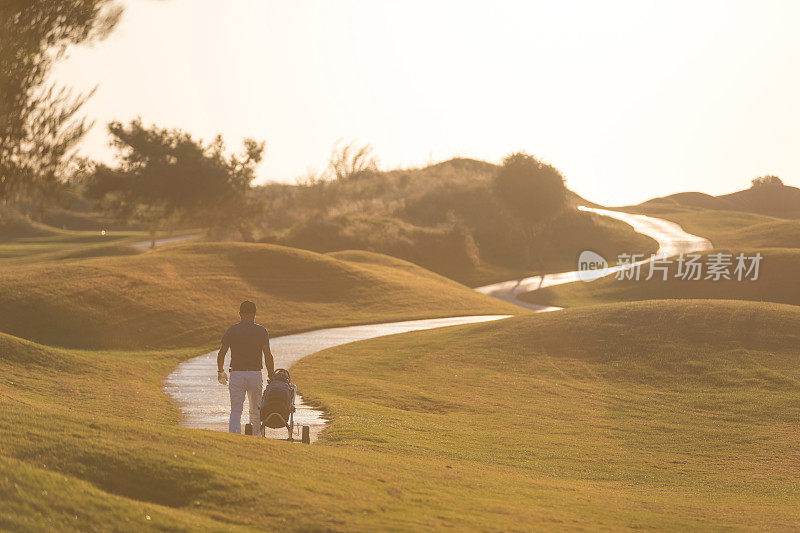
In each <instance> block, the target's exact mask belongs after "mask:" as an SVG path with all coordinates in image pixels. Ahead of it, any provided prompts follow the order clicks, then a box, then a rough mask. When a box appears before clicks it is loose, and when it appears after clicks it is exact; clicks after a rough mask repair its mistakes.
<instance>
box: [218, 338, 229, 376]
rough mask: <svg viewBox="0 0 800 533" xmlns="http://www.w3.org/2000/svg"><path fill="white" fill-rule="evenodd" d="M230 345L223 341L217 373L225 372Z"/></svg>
mask: <svg viewBox="0 0 800 533" xmlns="http://www.w3.org/2000/svg"><path fill="white" fill-rule="evenodd" d="M228 348H229V346H228V343H227V342H225V341H223V342H222V346H220V347H219V352H217V372H225V355H226V354H227V353H228Z"/></svg>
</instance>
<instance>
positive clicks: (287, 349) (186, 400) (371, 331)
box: [164, 315, 509, 442]
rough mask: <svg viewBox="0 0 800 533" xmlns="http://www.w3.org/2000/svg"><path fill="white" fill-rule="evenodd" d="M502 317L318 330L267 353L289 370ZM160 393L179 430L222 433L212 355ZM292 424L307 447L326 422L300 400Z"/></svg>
mask: <svg viewBox="0 0 800 533" xmlns="http://www.w3.org/2000/svg"><path fill="white" fill-rule="evenodd" d="M508 316H509V315H484V316H462V317H452V318H432V319H428V320H411V321H406V322H390V323H388V324H372V325H366V326H348V327H342V328H329V329H319V330H316V331H309V332H307V333H298V334H295V335H286V336H284V337H276V338H274V339H272V340H271V341H270V347H271V349H272V354H273V356H274V357H275V368H289V367H291V365H292V364H294V363H296V362H297V361H299V360H300V359H302V358H303V357H305V356H307V355H311V354H312V353H316V352H318V351H320V350H325V349H326V348H332V347H334V346H339V345H341V344H347V343H350V342H355V341H360V340H365V339H372V338H375V337H382V336H384V335H394V334H395V333H406V332H409V331H419V330H423V329H433V328H441V327H445V326H455V325H461V324H474V323H477V322H487V321H490V320H499V319H501V318H507V317H508ZM265 383H266V377H265ZM164 391H165V392H166V393H167V394H168V395H169V396H170V397H171V398H172V400H173V401H174V402H175V403H176V404H177V406H178V407H179V408H180V410H181V423H180V425H181V426H184V427H189V428H196V429H212V430H217V431H228V413H230V399H229V397H228V388H227V387H224V386H222V385H220V384H219V383H217V352H211V353H207V354H205V355H201V356H199V357H195V358H193V359H189V360H188V361H185V362H183V363H181V364H180V365H178V368H176V369H175V370H174V371H173V372H172V373H171V374H170V375H169V376H168V377H167V379H166V381H165V383H164ZM248 412H249V408H248V406H247V402H245V410H244V414H243V415H242V421H243V422H246V421H247V420H248ZM296 421H297V425H298V427H299V426H303V425H308V426H311V440H312V442H313V441H314V440H316V438H317V436H318V435H319V433H320V431H322V430H323V429H324V428H325V426H326V425H327V420H325V418H324V416H323V414H322V412H320V411H317V410H315V409H312V408H310V407H308V406H307V405H305V404H304V403H303V399H302V398H298V402H297V413H296ZM287 435H288V434H287V432H286V430H285V429H281V430H270V432H269V433H268V436H269V437H274V438H286V436H287ZM298 440H299V439H298Z"/></svg>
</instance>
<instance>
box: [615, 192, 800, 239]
mask: <svg viewBox="0 0 800 533" xmlns="http://www.w3.org/2000/svg"><path fill="white" fill-rule="evenodd" d="M623 210H624V211H627V212H631V213H641V214H645V215H650V216H654V217H658V218H664V219H667V220H671V221H673V222H676V223H678V224H680V225H681V227H683V229H684V230H686V231H687V232H689V233H693V234H695V235H700V236H701V237H705V238H707V239H709V240H710V241H711V242H712V244H713V245H714V246H715V247H717V248H800V220H786V219H782V218H776V217H771V216H767V215H760V214H755V213H746V212H742V211H726V210H718V209H703V208H694V207H679V206H669V205H664V204H659V203H650V202H646V203H644V204H641V205H638V206H634V207H629V208H623Z"/></svg>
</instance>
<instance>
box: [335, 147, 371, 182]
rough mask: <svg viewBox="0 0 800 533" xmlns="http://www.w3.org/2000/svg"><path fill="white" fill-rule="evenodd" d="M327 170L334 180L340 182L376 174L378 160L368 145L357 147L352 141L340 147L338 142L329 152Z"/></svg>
mask: <svg viewBox="0 0 800 533" xmlns="http://www.w3.org/2000/svg"><path fill="white" fill-rule="evenodd" d="M328 169H329V171H330V173H331V175H332V176H333V177H334V178H335V179H337V180H339V181H341V180H346V179H351V178H357V177H360V176H362V175H365V174H371V173H373V172H377V170H378V160H377V159H376V158H375V156H374V155H373V154H372V146H370V145H369V143H367V144H363V145H361V146H359V145H358V144H357V143H356V142H355V141H354V142H351V143H348V144H345V145H342V143H341V140H340V141H339V142H337V143H336V145H335V146H334V148H333V152H331V157H330V160H329V162H328Z"/></svg>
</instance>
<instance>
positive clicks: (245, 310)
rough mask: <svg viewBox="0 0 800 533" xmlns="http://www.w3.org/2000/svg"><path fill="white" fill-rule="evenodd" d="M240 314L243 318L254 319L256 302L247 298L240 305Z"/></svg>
mask: <svg viewBox="0 0 800 533" xmlns="http://www.w3.org/2000/svg"><path fill="white" fill-rule="evenodd" d="M239 316H240V317H242V320H253V319H254V318H255V317H256V304H254V303H253V302H251V301H250V300H245V301H244V302H242V305H240V306H239Z"/></svg>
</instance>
